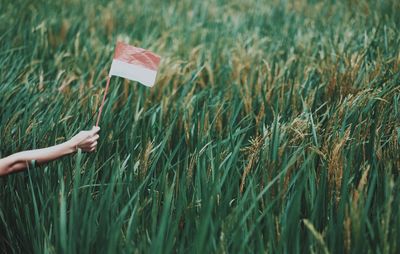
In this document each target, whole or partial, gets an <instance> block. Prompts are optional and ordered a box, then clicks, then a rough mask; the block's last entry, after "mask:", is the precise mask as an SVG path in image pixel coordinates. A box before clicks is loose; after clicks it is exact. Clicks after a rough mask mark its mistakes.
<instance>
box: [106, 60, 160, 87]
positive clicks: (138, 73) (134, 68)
mask: <svg viewBox="0 0 400 254" xmlns="http://www.w3.org/2000/svg"><path fill="white" fill-rule="evenodd" d="M110 76H119V77H123V78H126V79H130V80H133V81H139V82H140V83H142V84H143V85H145V86H149V87H152V86H153V85H154V82H155V81H156V76H157V71H153V70H150V69H146V68H144V67H142V66H139V65H135V64H130V63H126V62H122V61H119V60H117V59H114V60H113V61H112V64H111V69H110Z"/></svg>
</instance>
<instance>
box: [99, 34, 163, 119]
mask: <svg viewBox="0 0 400 254" xmlns="http://www.w3.org/2000/svg"><path fill="white" fill-rule="evenodd" d="M160 60H161V58H160V56H158V55H156V54H154V53H153V52H151V51H148V50H146V49H142V48H137V47H134V46H131V45H128V44H125V43H123V42H117V45H116V47H115V52H114V58H113V61H112V64H111V69H110V73H109V75H108V77H107V85H106V90H105V91H104V96H103V100H102V102H101V106H100V109H99V114H98V116H97V121H96V126H98V125H99V121H100V116H101V113H102V111H103V106H104V102H105V99H106V95H107V92H108V87H109V85H110V79H111V76H118V77H122V78H126V79H129V80H133V81H138V82H140V83H142V84H143V85H145V86H148V87H152V86H153V85H154V83H155V81H156V77H157V70H158V66H159V65H160Z"/></svg>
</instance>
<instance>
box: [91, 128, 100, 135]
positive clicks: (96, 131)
mask: <svg viewBox="0 0 400 254" xmlns="http://www.w3.org/2000/svg"><path fill="white" fill-rule="evenodd" d="M99 131H100V127H99V126H93V128H92V129H91V130H90V132H91V134H92V135H95V134H97V133H98V132H99Z"/></svg>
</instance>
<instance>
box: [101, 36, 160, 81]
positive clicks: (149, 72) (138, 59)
mask: <svg viewBox="0 0 400 254" xmlns="http://www.w3.org/2000/svg"><path fill="white" fill-rule="evenodd" d="M160 59H161V58H160V56H158V55H156V54H154V53H153V52H151V51H149V50H146V49H142V48H136V47H133V46H131V45H128V44H125V43H122V42H117V45H116V47H115V53H114V58H113V61H112V64H111V69H110V74H109V76H110V77H111V76H119V77H123V78H126V79H129V80H133V81H138V82H140V83H142V84H143V85H145V86H149V87H152V86H153V85H154V83H155V81H156V76H157V70H158V66H159V64H160Z"/></svg>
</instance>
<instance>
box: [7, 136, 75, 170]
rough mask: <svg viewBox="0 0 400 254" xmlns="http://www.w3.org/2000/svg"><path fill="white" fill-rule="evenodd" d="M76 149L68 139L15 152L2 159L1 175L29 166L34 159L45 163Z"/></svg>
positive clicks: (38, 162) (39, 162)
mask: <svg viewBox="0 0 400 254" xmlns="http://www.w3.org/2000/svg"><path fill="white" fill-rule="evenodd" d="M75 150H76V146H75V145H74V144H72V143H71V142H70V141H67V142H64V143H62V144H59V145H55V146H51V147H47V148H42V149H36V150H29V151H23V152H19V153H15V154H13V155H10V156H8V157H6V158H4V159H1V160H0V175H6V174H10V173H13V172H17V171H21V170H23V169H25V168H27V167H28V166H29V163H30V162H31V161H33V160H34V161H36V163H37V164H43V163H46V162H49V161H52V160H55V159H58V158H60V157H63V156H65V155H68V154H71V153H73V152H74V151H75Z"/></svg>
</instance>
